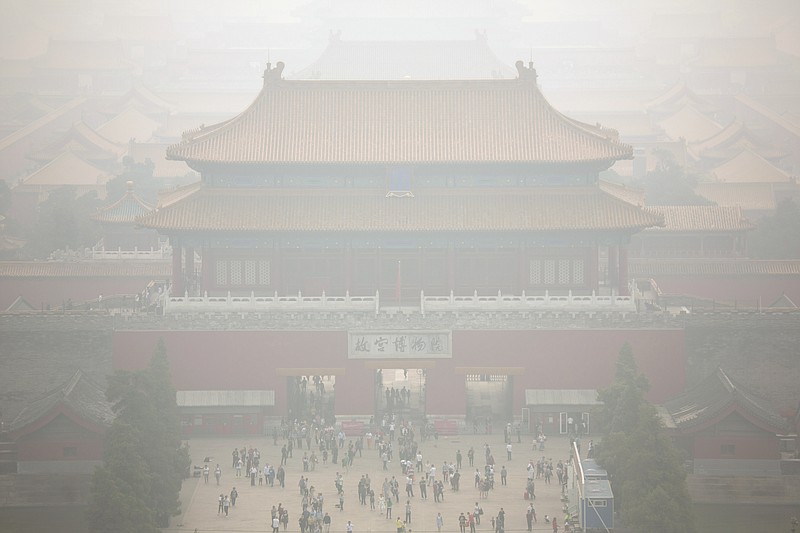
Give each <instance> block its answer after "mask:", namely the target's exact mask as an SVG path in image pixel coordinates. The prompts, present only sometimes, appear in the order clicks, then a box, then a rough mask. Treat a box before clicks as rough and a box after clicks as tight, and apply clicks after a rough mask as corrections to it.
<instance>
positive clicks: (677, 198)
mask: <svg viewBox="0 0 800 533" xmlns="http://www.w3.org/2000/svg"><path fill="white" fill-rule="evenodd" d="M657 155H658V157H659V162H658V164H657V165H656V168H655V169H653V170H652V171H650V172H648V173H647V174H646V175H645V177H644V178H642V179H641V182H640V183H639V184H638V185H640V186H641V187H642V188H643V189H644V192H645V201H646V202H647V205H711V204H713V202H710V201H708V200H707V199H705V198H703V197H702V196H700V195H698V194H695V192H694V187H695V186H696V185H697V177H696V176H693V175H691V174H687V173H686V170H685V169H684V168H683V167H682V166H681V165H679V164H678V162H677V161H676V160H675V156H674V155H672V153H671V152H667V151H661V152H658V154H657Z"/></svg>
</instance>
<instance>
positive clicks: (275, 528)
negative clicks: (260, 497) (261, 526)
mask: <svg viewBox="0 0 800 533" xmlns="http://www.w3.org/2000/svg"><path fill="white" fill-rule="evenodd" d="M280 531H281V519H280V518H278V515H275V516H273V517H272V533H280Z"/></svg>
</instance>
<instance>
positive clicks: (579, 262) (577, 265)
mask: <svg viewBox="0 0 800 533" xmlns="http://www.w3.org/2000/svg"><path fill="white" fill-rule="evenodd" d="M585 268H586V267H585V265H584V262H583V259H575V260H574V261H573V262H572V281H573V283H575V284H576V285H583V283H584V282H585V281H586V280H585V277H584V274H585Z"/></svg>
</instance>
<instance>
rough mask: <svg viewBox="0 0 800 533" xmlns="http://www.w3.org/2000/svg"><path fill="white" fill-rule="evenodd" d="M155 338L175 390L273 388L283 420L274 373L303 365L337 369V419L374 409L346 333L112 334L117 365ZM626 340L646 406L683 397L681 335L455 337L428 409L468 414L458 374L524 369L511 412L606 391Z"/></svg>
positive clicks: (282, 390) (280, 379) (282, 395)
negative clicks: (558, 392)
mask: <svg viewBox="0 0 800 533" xmlns="http://www.w3.org/2000/svg"><path fill="white" fill-rule="evenodd" d="M160 337H163V338H164V341H165V343H166V347H167V355H168V357H169V359H170V363H171V371H172V379H173V383H174V384H175V387H176V388H177V389H179V390H248V389H259V390H274V391H275V411H274V414H280V415H282V414H285V412H286V377H284V375H285V373H286V371H285V370H279V371H278V372H276V369H297V368H308V369H309V371H308V374H313V373H319V372H317V371H316V370H315V369H342V370H339V371H336V400H335V403H336V412H337V413H338V414H346V415H350V414H353V415H369V414H372V412H373V406H374V394H375V376H374V372H375V370H374V368H371V367H370V366H369V362H365V361H364V360H360V359H359V360H353V359H348V358H347V332H345V331H117V332H115V333H114V339H113V365H114V368H115V369H129V370H135V369H140V368H143V367H145V366H146V365H147V364H148V362H149V360H150V358H151V357H152V355H153V353H154V351H155V347H156V344H157V342H158V339H159V338H160ZM626 341H627V342H629V343H630V344H631V347H632V348H633V353H634V355H635V357H636V360H637V363H638V365H639V369H640V370H641V371H642V372H644V373H645V374H646V375H647V376H648V378H649V380H650V391H649V393H648V397H649V399H650V400H651V401H653V402H661V401H664V400H666V399H667V398H670V397H673V396H675V395H677V394H678V393H680V392H682V391H683V389H684V383H685V374H684V332H683V330H679V329H658V330H644V329H632V330H618V329H608V330H605V329H595V330H530V331H454V332H453V357H452V358H451V359H435V360H426V361H425V363H426V366H428V368H427V378H426V390H427V394H426V402H427V405H426V411H427V412H428V413H429V414H435V415H463V414H464V413H465V412H466V380H465V376H464V373H465V372H464V370H463V367H471V368H480V369H481V371H482V373H484V371H485V373H502V372H501V370H502V369H503V368H508V367H514V368H520V367H522V368H524V370H523V372H522V374H521V375H515V376H514V412H515V413H519V412H520V409H521V408H522V407H523V406H524V403H525V389H533V388H539V389H593V388H601V387H605V386H608V385H609V384H610V383H611V382H612V381H613V379H614V367H615V364H616V360H617V357H618V355H619V350H620V348H621V346H622V345H623V344H624V343H625V342H626ZM395 361H396V360H395ZM416 361H417V362H419V361H420V360H416ZM417 364H419V363H417ZM431 364H432V368H431V367H430V365H431ZM415 367H416V366H415V360H403V361H398V362H397V366H396V368H415ZM459 367H462V369H461V370H457V369H458V368H459ZM493 371H494V372H493ZM279 374H280V375H279Z"/></svg>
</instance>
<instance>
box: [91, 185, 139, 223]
mask: <svg viewBox="0 0 800 533" xmlns="http://www.w3.org/2000/svg"><path fill="white" fill-rule="evenodd" d="M152 210H153V207H152V206H150V205H147V204H146V203H145V202H143V201H142V199H141V198H139V197H138V196H137V195H136V193H134V192H133V184H132V183H130V182H129V183H128V190H127V191H125V194H124V195H123V196H122V198H120V199H119V200H117V201H116V202H114V203H113V204H111V205H109V206H106V207H102V208H100V209H98V210H97V213H95V214H94V215H93V216H92V218H93V219H94V220H97V221H98V222H110V223H118V224H132V223H133V222H134V221H135V220H136V219H137V218H139V217H143V216H144V215H146V214H148V213H150V212H151V211H152Z"/></svg>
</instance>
